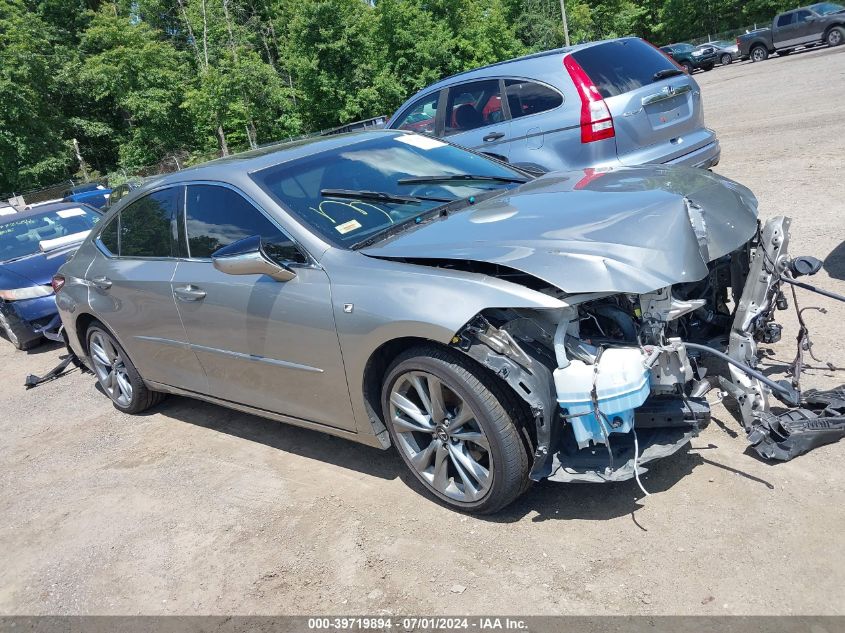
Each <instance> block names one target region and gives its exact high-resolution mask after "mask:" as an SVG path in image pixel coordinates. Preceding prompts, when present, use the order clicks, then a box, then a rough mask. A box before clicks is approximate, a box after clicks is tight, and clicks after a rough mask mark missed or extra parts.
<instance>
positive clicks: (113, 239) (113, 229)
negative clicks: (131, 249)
mask: <svg viewBox="0 0 845 633" xmlns="http://www.w3.org/2000/svg"><path fill="white" fill-rule="evenodd" d="M119 231H120V215H119V214H118V215H116V216H114V217H113V218H112V219H111V220H109V223H108V224H106V226H104V227H103V230H102V231H100V244H102V245H103V246H104V247H105V249H106V250H107V251H109V253H110V254H112V255H118V254H119V253H120V250H119V246H118V232H119Z"/></svg>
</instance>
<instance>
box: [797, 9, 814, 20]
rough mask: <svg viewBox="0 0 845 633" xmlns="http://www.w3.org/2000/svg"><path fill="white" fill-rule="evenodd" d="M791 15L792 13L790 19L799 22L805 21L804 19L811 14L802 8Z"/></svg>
mask: <svg viewBox="0 0 845 633" xmlns="http://www.w3.org/2000/svg"><path fill="white" fill-rule="evenodd" d="M792 15H793V18H792V21H793V22H795V23H799V24H800V23H801V22H804V21H806V19H807V18H809V17H810V16H811V15H813V14H812V13H810V12H809V11H807V10H806V9H802V10H800V11H796V12H795V13H793V14H792Z"/></svg>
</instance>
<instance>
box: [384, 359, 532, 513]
mask: <svg viewBox="0 0 845 633" xmlns="http://www.w3.org/2000/svg"><path fill="white" fill-rule="evenodd" d="M438 394H439V395H438ZM382 411H383V415H384V420H385V424H386V426H387V429H388V432H389V433H390V439H391V441H392V443H393V445H394V446H395V447H396V450H397V452H398V453H399V455H400V456H401V458H402V461H403V462H405V465H406V466H407V467H408V470H409V471H410V472H411V473H412V474H413V475H414V477H415V478H416V479H417V481H419V482H420V483H421V484H422V485H423V487H424V488H425V490H426V491H427V492H428V493H429V494H431V495H433V496H434V497H435V498H436V499H437V500H438V501H440V502H441V503H444V504H445V505H447V506H449V507H451V508H452V509H454V510H458V511H461V512H473V513H477V514H489V513H492V512H496V511H497V510H501V509H502V508H504V507H505V506H506V505H508V504H509V503H511V502H512V501H514V500H515V499H516V498H517V497H519V496H520V495H521V494H522V493H523V492H524V491H525V490H526V489H527V488H528V487H529V485H530V483H531V481H530V479H529V478H528V473H529V471H530V468H531V460H530V457H531V448H530V445H529V444H528V441H527V439H526V437H525V435H524V434H523V433H521V432H520V431H521V428H520V427H524V423H526V422H527V420H525V419H524V416H525V414H524V411H523V407H522V406H520V403H519V401H518V400H517V397H516V395H515V394H514V393H512V392H511V391H510V390H509V389H508V388H507V387H506V386H504V385H502V384H500V383H499V382H497V381H496V379H495V377H494V376H493V375H492V374H491V373H490V372H488V371H487V370H486V369H484V368H483V367H482V366H480V365H478V364H477V363H476V362H475V361H473V360H472V359H470V358H468V357H466V356H464V355H463V354H460V353H458V352H455V351H452V350H449V349H445V348H442V347H439V346H437V345H421V346H419V347H415V348H413V349H410V350H408V351H406V352H405V353H403V354H401V355H400V356H399V357H397V358H396V360H394V361H393V363H392V364H391V366H390V368H389V369H388V370H387V374H386V376H385V379H384V383H383V385H382ZM440 418H442V420H441V419H440Z"/></svg>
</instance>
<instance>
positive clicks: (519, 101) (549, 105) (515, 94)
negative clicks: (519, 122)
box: [505, 79, 563, 119]
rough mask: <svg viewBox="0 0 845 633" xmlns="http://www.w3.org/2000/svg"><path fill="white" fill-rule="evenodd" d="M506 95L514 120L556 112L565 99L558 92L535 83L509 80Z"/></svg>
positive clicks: (506, 82)
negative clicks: (541, 113) (550, 111)
mask: <svg viewBox="0 0 845 633" xmlns="http://www.w3.org/2000/svg"><path fill="white" fill-rule="evenodd" d="M505 94H506V95H507V99H508V106H509V108H510V112H511V118H513V119H518V118H519V117H523V116H528V115H530V114H538V113H540V112H546V111H547V110H554V109H555V108H556V107H558V106H559V105H560V104H562V103H563V97H562V96H561V95H560V93H559V92H558V91H557V90H554V89H552V88H550V87H549V86H544V85H543V84H538V83H537V82H534V81H523V80H520V79H508V80H506V81H505Z"/></svg>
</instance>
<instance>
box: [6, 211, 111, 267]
mask: <svg viewBox="0 0 845 633" xmlns="http://www.w3.org/2000/svg"><path fill="white" fill-rule="evenodd" d="M7 217H8V216H7ZM99 219H100V215H99V214H98V213H96V212H94V211H92V210H90V209H86V208H83V207H68V208H65V209H58V210H55V211H46V212H44V213H39V214H36V215H30V214H27V215H25V216H24V217H15V218H13V219H7V221H5V222H3V223H0V261H9V260H11V259H20V258H21V257H26V256H27V255H33V254H34V253H38V252H40V251H41V243H42V242H47V241H49V240H55V239H58V238H62V237H67V236H69V235H76V234H80V233H83V234H84V233H87V232H88V231H90V230H91V229H92V228H94V225H95V224H96V223H97V222H98V221H99Z"/></svg>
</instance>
